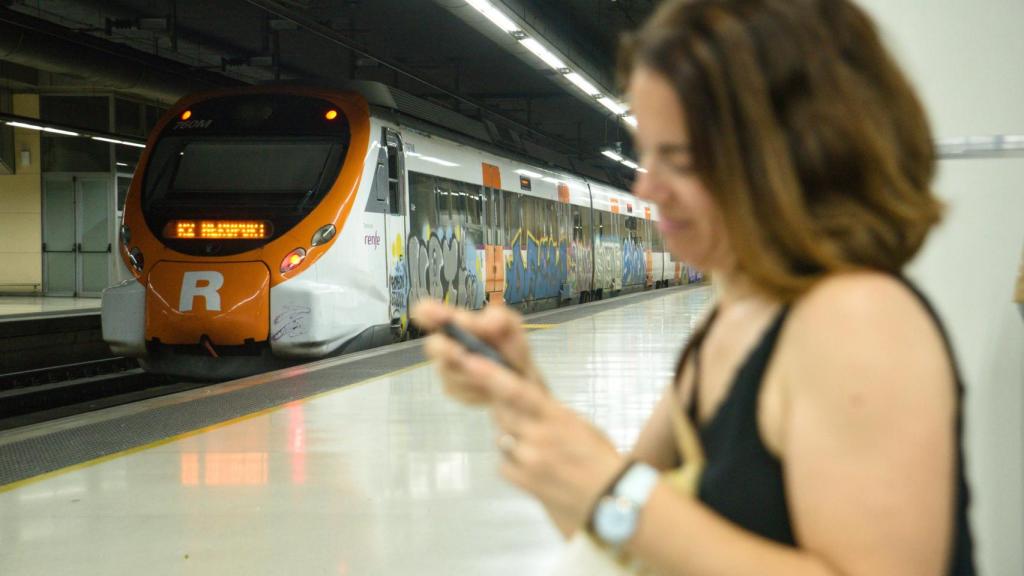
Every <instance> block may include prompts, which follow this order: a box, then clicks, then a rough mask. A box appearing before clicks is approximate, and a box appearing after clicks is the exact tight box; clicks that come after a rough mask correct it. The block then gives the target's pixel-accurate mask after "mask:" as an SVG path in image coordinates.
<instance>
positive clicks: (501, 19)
mask: <svg viewBox="0 0 1024 576" xmlns="http://www.w3.org/2000/svg"><path fill="white" fill-rule="evenodd" d="M466 3H467V4H469V5H470V6H472V7H473V8H476V11H477V12H479V13H481V14H483V15H484V17H486V18H487V19H488V20H490V21H491V22H492V23H494V25H495V26H497V27H498V28H501V29H502V30H504V31H505V32H508V33H510V34H511V33H512V32H518V31H519V30H520V28H519V26H518V25H517V24H516V23H515V22H513V21H512V20H511V19H510V18H509V17H508V16H505V14H504V13H503V12H502V11H501V10H498V9H497V8H496V7H495V6H494V5H493V4H491V3H490V2H488V1H487V0H466Z"/></svg>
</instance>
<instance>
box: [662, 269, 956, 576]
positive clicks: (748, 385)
mask: <svg viewBox="0 0 1024 576" xmlns="http://www.w3.org/2000/svg"><path fill="white" fill-rule="evenodd" d="M901 281H902V282H903V283H904V284H905V285H906V286H907V287H908V288H909V289H910V290H912V291H913V292H914V294H915V295H917V297H918V298H919V299H920V301H921V303H922V304H923V305H924V307H925V308H926V309H927V311H928V313H929V315H930V316H931V317H932V319H933V321H934V322H935V323H936V325H937V326H938V328H939V331H940V332H941V334H942V338H943V340H944V342H945V346H946V353H947V354H948V356H949V358H950V362H951V364H952V367H953V370H954V376H955V378H956V386H957V439H958V442H957V466H956V474H957V503H956V523H955V530H956V532H955V534H956V537H955V541H954V543H953V548H952V556H953V557H952V558H951V564H950V569H949V571H948V574H949V575H950V576H974V574H975V568H974V552H973V541H972V538H971V532H970V527H969V525H968V521H967V506H968V500H969V495H968V489H967V482H966V480H965V476H964V467H963V448H962V443H963V427H962V411H963V403H962V398H963V384H962V380H961V378H960V371H959V368H958V366H957V364H956V360H955V358H954V356H953V351H952V348H951V346H950V343H949V338H948V337H947V335H946V331H945V329H944V328H943V326H942V323H941V322H940V321H939V318H938V316H937V314H936V313H935V310H934V309H933V308H932V306H931V303H929V302H928V300H927V299H926V298H925V297H924V296H923V295H922V294H921V293H920V292H919V291H918V290H917V289H916V288H915V287H914V286H913V285H911V284H910V283H909V282H907V281H906V280H905V279H902V278H901ZM788 313H789V308H788V307H787V308H784V309H783V310H782V311H781V312H780V313H779V315H778V317H777V318H776V319H775V321H774V322H772V324H771V326H770V327H769V328H768V329H767V330H766V331H765V333H764V335H763V336H762V338H761V341H760V342H759V343H758V344H757V346H756V347H755V348H754V349H753V350H752V351H751V352H750V354H749V355H748V356H747V358H746V360H745V361H744V362H743V365H742V366H741V367H740V369H739V370H738V371H737V372H736V376H735V379H734V380H733V382H732V386H731V388H730V390H729V392H728V394H727V395H726V397H725V399H724V400H723V401H722V403H721V405H720V406H719V407H718V411H717V412H716V413H715V414H714V415H713V416H712V419H711V420H710V421H709V422H707V423H705V424H703V425H700V426H697V429H698V431H699V436H700V441H701V444H702V445H703V448H704V453H705V456H706V458H707V463H706V467H705V469H704V472H703V475H702V476H701V479H700V483H699V487H698V497H699V498H700V500H701V501H702V502H703V503H704V504H706V505H707V506H708V507H709V508H711V509H713V510H715V511H716V512H718V513H719V514H721V515H722V516H723V517H725V518H727V519H728V520H730V521H732V522H733V523H735V524H737V525H739V526H741V527H743V528H745V529H747V530H749V531H751V532H754V533H755V534H759V535H761V536H763V537H765V538H769V539H771V540H774V541H776V542H780V543H783V544H788V545H790V546H796V541H795V538H794V537H793V528H792V525H791V523H790V518H789V510H788V507H787V502H786V489H785V484H784V482H783V473H782V463H781V462H780V461H779V460H778V459H777V458H776V457H775V456H773V455H772V454H771V453H770V452H769V451H768V448H767V447H766V446H765V444H764V442H763V441H762V438H761V433H760V431H759V429H758V425H757V403H758V402H757V401H758V397H759V392H760V390H761V382H762V381H763V380H764V374H765V371H766V369H767V368H768V362H769V360H770V359H771V356H772V352H773V351H774V349H775V344H776V342H777V341H778V338H779V334H780V332H781V331H782V326H783V324H784V323H785V321H786V317H787V315H788ZM714 317H715V313H712V315H711V317H710V318H709V319H708V321H707V323H706V324H705V326H704V327H703V328H702V329H701V330H699V331H698V332H697V333H695V334H694V336H693V338H692V339H691V343H690V344H689V345H688V346H687V348H686V350H684V352H683V355H682V357H681V358H680V362H679V369H678V370H677V378H676V381H677V382H678V381H679V378H678V376H679V374H680V373H681V371H682V368H683V365H684V364H685V361H686V359H687V358H688V357H689V356H690V355H691V354H692V355H693V358H694V368H695V370H694V374H696V375H698V376H699V374H700V354H697V353H696V352H697V350H698V349H699V347H700V345H701V342H702V341H703V338H704V335H705V334H706V333H707V330H708V328H709V327H710V325H711V323H712V322H713V321H714ZM694 384H695V385H694V386H693V398H692V400H691V401H690V405H689V415H690V419H691V421H692V422H695V423H696V422H698V420H697V418H696V406H697V391H698V390H699V386H698V385H697V384H698V382H696V381H695V382H694Z"/></svg>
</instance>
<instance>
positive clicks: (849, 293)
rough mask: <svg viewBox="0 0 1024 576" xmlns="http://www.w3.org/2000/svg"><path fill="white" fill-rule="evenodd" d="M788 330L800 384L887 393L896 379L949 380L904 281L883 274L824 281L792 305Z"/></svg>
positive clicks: (923, 312) (941, 351) (927, 319)
mask: <svg viewBox="0 0 1024 576" xmlns="http://www.w3.org/2000/svg"><path fill="white" fill-rule="evenodd" d="M786 330H787V336H786V339H787V340H788V344H789V345H788V346H787V348H788V354H787V355H788V356H790V358H791V359H792V360H793V361H792V362H790V363H789V364H790V365H791V366H794V367H795V370H794V372H795V374H794V375H795V376H797V380H798V381H806V382H821V381H823V380H826V381H835V382H836V383H837V384H839V383H843V382H846V383H847V384H849V385H855V386H857V387H865V386H866V387H868V388H870V387H871V386H872V384H871V383H877V384H875V385H876V386H878V387H879V390H884V389H886V387H888V386H890V385H891V384H893V382H894V381H896V380H900V381H903V380H907V379H914V380H918V381H922V380H923V381H934V380H935V379H948V378H949V376H950V373H951V372H950V369H949V362H948V358H947V355H946V350H945V345H944V344H943V341H942V336H941V333H940V331H939V328H938V325H937V324H936V323H935V321H934V320H933V319H932V317H931V315H930V314H929V313H928V311H927V309H926V308H925V306H924V304H923V303H922V302H921V301H920V299H919V298H918V297H917V296H916V295H915V294H914V292H913V291H912V290H911V289H910V288H909V287H908V286H907V285H906V284H905V283H904V282H902V281H901V280H900V279H898V278H895V277H893V276H889V275H886V274H881V273H876V272H856V273H846V274H836V275H833V276H830V277H828V278H826V279H824V280H822V281H821V282H819V283H818V284H817V285H816V286H815V287H814V288H813V289H812V290H811V291H810V292H808V293H807V294H806V295H805V296H804V297H802V298H801V299H800V300H798V301H797V303H796V304H795V305H794V307H793V312H792V315H791V317H790V320H789V322H788V323H787V328H786ZM865 380H868V381H869V382H865ZM933 390H934V389H933ZM908 391H909V390H908Z"/></svg>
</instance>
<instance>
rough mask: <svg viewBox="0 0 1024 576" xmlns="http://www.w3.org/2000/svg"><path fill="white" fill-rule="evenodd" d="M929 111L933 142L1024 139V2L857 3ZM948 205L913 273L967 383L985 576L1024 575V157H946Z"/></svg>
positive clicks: (971, 466)
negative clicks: (1021, 294)
mask: <svg viewBox="0 0 1024 576" xmlns="http://www.w3.org/2000/svg"><path fill="white" fill-rule="evenodd" d="M860 3H861V4H862V5H863V6H865V7H866V8H867V9H868V10H869V11H870V12H871V13H872V14H873V15H874V16H875V18H876V19H877V21H878V23H879V25H880V27H881V28H882V31H883V35H884V37H885V39H886V41H887V43H888V45H889V46H890V47H891V48H892V49H893V50H894V51H895V53H896V56H897V58H898V59H899V60H900V62H901V63H902V64H903V66H904V67H905V69H906V70H907V72H908V73H909V75H910V77H911V80H912V81H913V82H914V83H915V85H916V86H917V88H918V90H919V94H920V95H921V97H922V99H923V100H924V103H925V106H926V107H927V108H928V111H929V115H930V119H931V122H932V128H933V130H934V132H935V135H936V137H938V138H950V137H958V136H983V135H998V134H1024V106H1022V105H1021V102H1020V94H1024V72H1022V68H1021V64H1020V55H1021V54H1024V35H1022V34H1021V33H1020V23H1021V22H1024V3H1022V2H1020V1H1019V0H979V1H976V2H963V1H962V0H905V1H901V2H892V1H891V0H860ZM936 191H937V194H938V195H939V196H940V197H941V198H942V199H943V200H944V201H945V202H946V203H947V206H948V212H947V215H946V219H945V221H944V222H943V224H942V225H941V226H940V227H939V228H938V229H937V230H936V231H935V232H933V234H932V236H931V237H930V239H929V241H928V244H927V245H926V246H925V249H924V250H923V252H922V254H921V255H920V256H919V257H918V259H917V260H916V262H914V263H913V265H912V266H911V269H910V276H911V277H912V278H913V279H914V280H915V281H917V282H918V283H919V284H920V285H921V286H922V288H923V289H924V291H925V292H926V293H928V295H929V296H930V297H931V298H932V300H933V302H934V303H935V305H936V306H937V308H938V309H939V312H940V314H941V315H942V316H943V317H944V320H945V322H946V327H947V329H948V330H949V332H950V336H951V338H952V340H953V344H954V346H955V348H956V353H957V355H958V357H959V360H960V363H961V371H962V373H963V376H964V379H965V381H966V390H967V392H966V394H967V399H966V410H965V415H966V448H967V455H966V459H967V466H968V472H969V478H970V482H971V486H972V489H973V492H974V494H973V506H972V510H971V519H972V522H973V526H974V533H975V538H976V552H977V555H978V564H979V571H980V573H981V574H993V575H1001V574H1024V548H1022V547H1021V542H1024V463H1022V460H1024V321H1022V317H1021V314H1020V312H1019V310H1018V309H1017V307H1016V305H1014V304H1013V303H1012V299H1013V289H1014V283H1015V279H1016V275H1017V273H1018V270H1019V268H1020V266H1021V258H1022V251H1024V157H1022V156H1020V155H1017V156H1015V157H1014V156H1007V157H1003V158H992V159H947V160H943V161H941V162H940V163H939V177H938V180H937V183H936Z"/></svg>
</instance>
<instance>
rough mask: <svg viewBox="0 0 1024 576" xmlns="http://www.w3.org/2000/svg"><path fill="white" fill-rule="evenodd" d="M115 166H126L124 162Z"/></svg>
mask: <svg viewBox="0 0 1024 576" xmlns="http://www.w3.org/2000/svg"><path fill="white" fill-rule="evenodd" d="M117 165H118V166H127V164H125V163H124V162H118V163H117Z"/></svg>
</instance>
